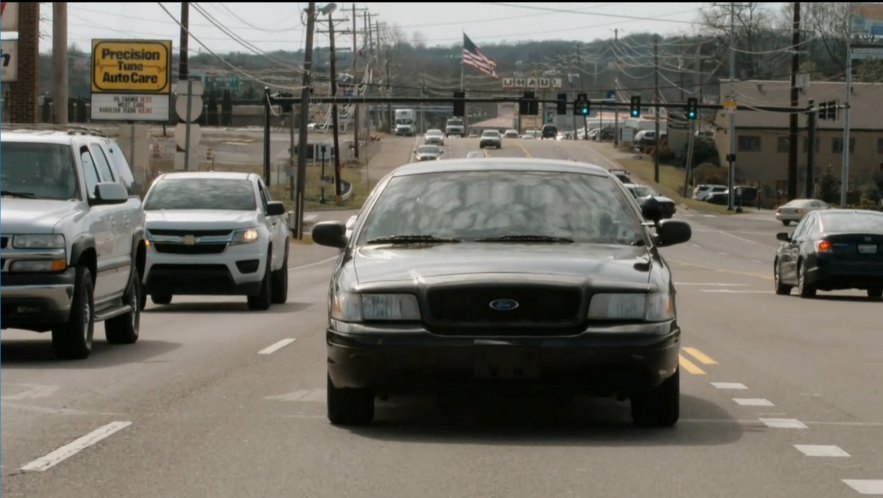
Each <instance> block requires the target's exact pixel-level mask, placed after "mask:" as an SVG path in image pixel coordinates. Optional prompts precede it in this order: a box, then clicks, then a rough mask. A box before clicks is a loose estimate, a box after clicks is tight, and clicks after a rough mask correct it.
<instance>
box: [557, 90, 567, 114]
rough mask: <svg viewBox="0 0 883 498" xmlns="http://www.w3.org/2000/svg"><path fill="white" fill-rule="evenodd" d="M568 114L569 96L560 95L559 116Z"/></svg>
mask: <svg viewBox="0 0 883 498" xmlns="http://www.w3.org/2000/svg"><path fill="white" fill-rule="evenodd" d="M562 114H567V94H566V93H559V94H558V115H559V116H560V115H562Z"/></svg>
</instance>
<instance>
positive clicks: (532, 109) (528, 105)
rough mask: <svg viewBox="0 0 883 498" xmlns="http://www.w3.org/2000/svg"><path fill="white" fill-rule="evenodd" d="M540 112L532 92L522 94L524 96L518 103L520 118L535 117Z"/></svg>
mask: <svg viewBox="0 0 883 498" xmlns="http://www.w3.org/2000/svg"><path fill="white" fill-rule="evenodd" d="M539 111H540V105H539V102H537V98H536V95H535V94H534V92H524V96H523V97H521V100H519V101H518V114H519V115H521V116H525V115H527V116H536V115H537V113H539Z"/></svg>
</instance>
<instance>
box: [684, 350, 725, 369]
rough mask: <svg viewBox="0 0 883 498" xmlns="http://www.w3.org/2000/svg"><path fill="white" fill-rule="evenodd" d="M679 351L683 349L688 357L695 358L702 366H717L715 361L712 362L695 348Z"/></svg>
mask: <svg viewBox="0 0 883 498" xmlns="http://www.w3.org/2000/svg"><path fill="white" fill-rule="evenodd" d="M681 349H683V350H684V351H686V352H687V353H689V354H690V356H692V357H693V358H696V359H697V360H699V362H700V363H702V364H703V365H717V362H716V361H714V360H713V359H711V358H710V357H709V356H708V355H706V354H705V353H703V352H702V351H699V350H698V349H696V348H681Z"/></svg>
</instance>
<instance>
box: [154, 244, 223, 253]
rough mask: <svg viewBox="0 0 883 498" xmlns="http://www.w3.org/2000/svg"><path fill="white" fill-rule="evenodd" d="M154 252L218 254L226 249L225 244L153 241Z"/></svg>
mask: <svg viewBox="0 0 883 498" xmlns="http://www.w3.org/2000/svg"><path fill="white" fill-rule="evenodd" d="M153 247H155V248H156V252H162V253H168V254H220V253H222V252H224V250H225V249H227V244H195V245H185V244H168V243H164V242H163V243H154V244H153Z"/></svg>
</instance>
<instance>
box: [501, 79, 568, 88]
mask: <svg viewBox="0 0 883 498" xmlns="http://www.w3.org/2000/svg"><path fill="white" fill-rule="evenodd" d="M561 87H562V79H561V78H503V88H537V89H542V88H561Z"/></svg>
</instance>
